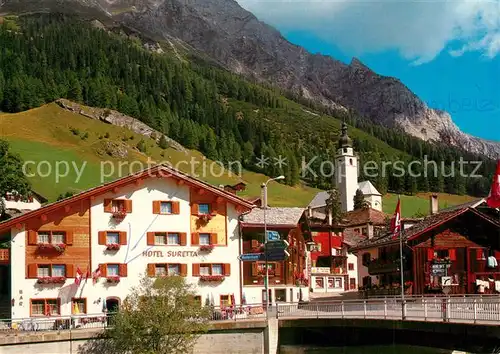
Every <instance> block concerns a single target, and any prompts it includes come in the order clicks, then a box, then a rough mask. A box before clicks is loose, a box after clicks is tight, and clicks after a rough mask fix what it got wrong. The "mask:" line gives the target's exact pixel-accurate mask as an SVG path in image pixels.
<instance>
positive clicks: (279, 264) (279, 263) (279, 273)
mask: <svg viewBox="0 0 500 354" xmlns="http://www.w3.org/2000/svg"><path fill="white" fill-rule="evenodd" d="M281 267H282V265H281V262H278V263H276V267H275V268H274V274H275V275H276V276H277V277H280V276H281Z"/></svg>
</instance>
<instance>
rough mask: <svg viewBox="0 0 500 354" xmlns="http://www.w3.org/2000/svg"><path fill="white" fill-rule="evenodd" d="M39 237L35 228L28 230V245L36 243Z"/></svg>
mask: <svg viewBox="0 0 500 354" xmlns="http://www.w3.org/2000/svg"><path fill="white" fill-rule="evenodd" d="M36 241H37V237H36V231H35V230H28V245H36V243H37V242H36Z"/></svg>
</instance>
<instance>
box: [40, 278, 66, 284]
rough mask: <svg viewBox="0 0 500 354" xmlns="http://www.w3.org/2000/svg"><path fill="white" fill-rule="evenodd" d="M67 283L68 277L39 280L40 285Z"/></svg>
mask: <svg viewBox="0 0 500 354" xmlns="http://www.w3.org/2000/svg"><path fill="white" fill-rule="evenodd" d="M65 281H66V277H41V278H38V280H37V283H38V284H61V283H64V282H65Z"/></svg>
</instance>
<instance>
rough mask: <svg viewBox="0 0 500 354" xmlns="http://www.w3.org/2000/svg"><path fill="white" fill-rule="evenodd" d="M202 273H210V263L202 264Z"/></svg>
mask: <svg viewBox="0 0 500 354" xmlns="http://www.w3.org/2000/svg"><path fill="white" fill-rule="evenodd" d="M200 275H210V265H206V264H202V265H200Z"/></svg>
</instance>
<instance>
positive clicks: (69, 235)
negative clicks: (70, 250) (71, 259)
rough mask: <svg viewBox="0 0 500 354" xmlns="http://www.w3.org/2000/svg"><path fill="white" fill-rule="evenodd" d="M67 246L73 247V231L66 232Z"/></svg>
mask: <svg viewBox="0 0 500 354" xmlns="http://www.w3.org/2000/svg"><path fill="white" fill-rule="evenodd" d="M65 241H66V244H67V245H72V244H73V231H66V240H65Z"/></svg>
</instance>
